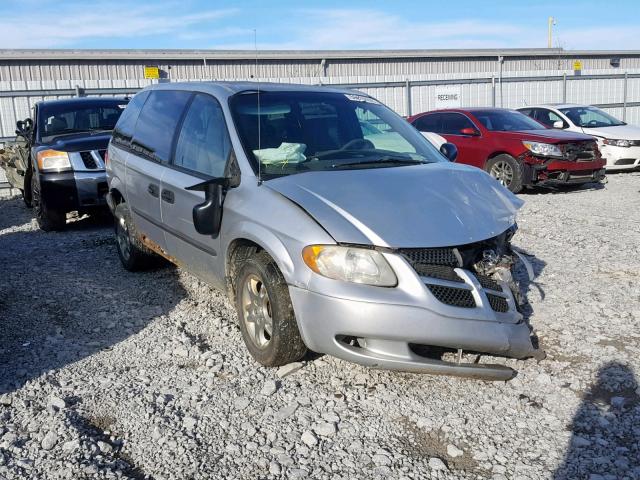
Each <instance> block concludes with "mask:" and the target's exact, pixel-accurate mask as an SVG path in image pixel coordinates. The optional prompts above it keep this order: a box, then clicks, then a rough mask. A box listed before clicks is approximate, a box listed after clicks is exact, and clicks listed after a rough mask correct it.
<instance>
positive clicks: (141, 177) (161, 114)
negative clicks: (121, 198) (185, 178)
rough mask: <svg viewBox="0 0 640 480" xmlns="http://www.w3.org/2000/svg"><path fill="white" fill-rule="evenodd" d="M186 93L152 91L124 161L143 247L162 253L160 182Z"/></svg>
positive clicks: (129, 197)
mask: <svg viewBox="0 0 640 480" xmlns="http://www.w3.org/2000/svg"><path fill="white" fill-rule="evenodd" d="M191 95H192V94H191V93H190V92H180V91H170V90H153V91H151V93H150V94H149V98H148V99H147V101H146V102H145V104H144V107H143V108H142V111H141V112H140V116H139V117H138V121H137V122H136V127H135V133H134V135H133V139H132V141H131V150H130V151H131V153H129V156H128V157H127V173H126V183H127V187H126V188H127V198H128V202H129V207H130V209H131V212H132V214H133V216H134V219H135V223H136V225H138V226H139V229H140V231H141V232H143V233H144V236H145V238H146V243H147V246H151V247H152V248H153V249H160V250H163V251H166V249H167V245H166V241H165V229H164V225H163V224H162V216H161V213H160V189H161V186H160V185H161V180H162V177H163V176H164V174H165V171H166V169H167V168H166V165H167V163H168V161H169V157H170V155H171V147H172V144H173V137H174V135H175V131H176V127H177V125H178V122H179V121H180V118H181V117H182V114H183V112H184V109H185V107H186V105H187V103H188V101H189V99H190V98H191Z"/></svg>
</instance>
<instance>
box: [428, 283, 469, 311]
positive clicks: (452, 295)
mask: <svg viewBox="0 0 640 480" xmlns="http://www.w3.org/2000/svg"><path fill="white" fill-rule="evenodd" d="M427 288H428V289H429V290H430V291H431V293H433V296H434V297H436V298H437V299H438V300H439V301H441V302H442V303H446V304H447V305H453V306H454V307H462V308H474V307H475V306H476V301H475V300H474V299H473V295H472V293H471V291H470V290H467V289H464V288H453V287H445V286H443V285H432V284H429V283H427Z"/></svg>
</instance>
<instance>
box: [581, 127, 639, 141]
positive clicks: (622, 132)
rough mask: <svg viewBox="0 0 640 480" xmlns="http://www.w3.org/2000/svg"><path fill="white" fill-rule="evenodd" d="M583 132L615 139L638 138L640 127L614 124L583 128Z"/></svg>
mask: <svg viewBox="0 0 640 480" xmlns="http://www.w3.org/2000/svg"><path fill="white" fill-rule="evenodd" d="M582 131H583V132H584V133H588V134H589V135H595V136H597V137H604V138H613V139H616V140H640V127H635V126H633V125H616V126H615V127H599V128H583V129H582Z"/></svg>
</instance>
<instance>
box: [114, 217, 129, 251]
mask: <svg viewBox="0 0 640 480" xmlns="http://www.w3.org/2000/svg"><path fill="white" fill-rule="evenodd" d="M116 241H117V242H118V249H119V250H120V253H121V254H122V257H123V258H124V259H125V260H129V257H130V255H131V242H130V240H129V229H128V228H127V222H125V220H124V218H118V223H117V226H116Z"/></svg>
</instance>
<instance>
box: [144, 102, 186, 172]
mask: <svg viewBox="0 0 640 480" xmlns="http://www.w3.org/2000/svg"><path fill="white" fill-rule="evenodd" d="M191 95H192V94H191V92H184V91H175V90H152V91H151V93H150V94H149V98H148V99H147V101H146V103H145V104H144V107H143V108H142V112H140V116H139V117H138V123H137V124H136V130H135V134H134V135H133V140H132V142H131V148H132V149H133V150H135V151H136V153H139V154H141V155H143V156H145V157H147V158H148V159H150V160H154V161H156V162H168V161H169V157H170V155H171V145H172V144H173V138H174V135H175V131H176V126H177V125H178V122H179V121H180V119H181V118H182V113H183V111H184V109H185V107H186V105H187V102H188V101H189V99H190V98H191Z"/></svg>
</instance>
